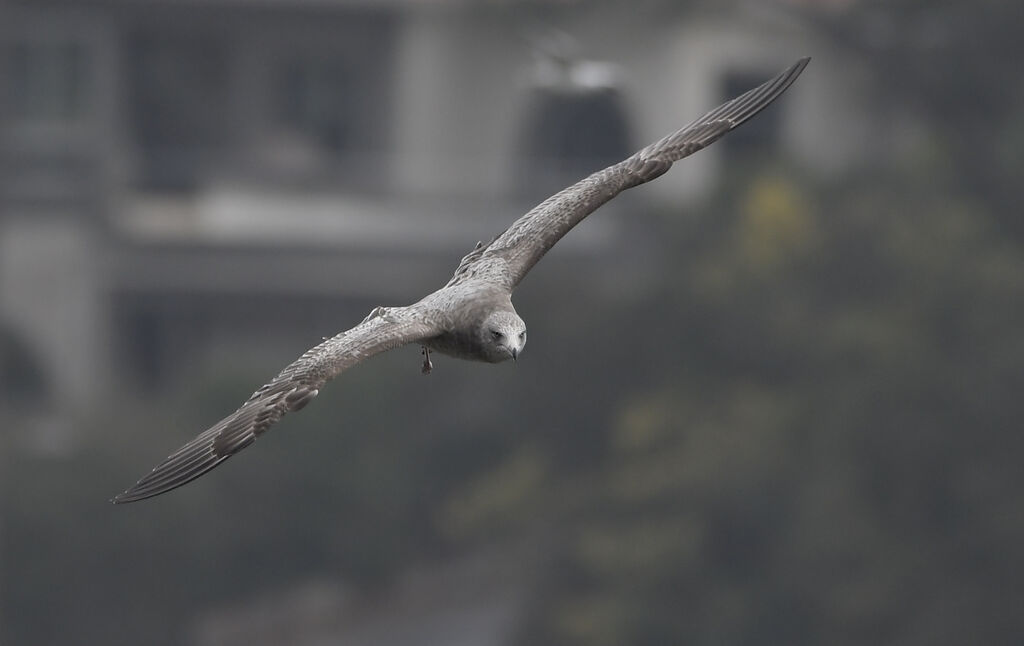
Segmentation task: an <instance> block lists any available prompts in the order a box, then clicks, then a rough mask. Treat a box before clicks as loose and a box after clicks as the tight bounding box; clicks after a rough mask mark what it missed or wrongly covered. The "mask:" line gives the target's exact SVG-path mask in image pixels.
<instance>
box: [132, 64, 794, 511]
mask: <svg viewBox="0 0 1024 646" xmlns="http://www.w3.org/2000/svg"><path fill="white" fill-rule="evenodd" d="M809 60H810V59H808V58H804V59H801V60H799V61H797V62H796V63H795V64H794V65H792V66H791V67H790V68H789V69H787V70H785V71H784V72H782V73H781V74H779V75H778V76H776V77H775V78H774V79H772V80H770V81H768V82H766V83H764V84H763V85H761V86H759V87H757V88H754V89H753V90H750V91H749V92H747V93H745V94H743V95H741V96H739V97H737V98H735V99H733V100H731V101H728V102H727V103H724V104H722V105H721V106H719V107H717V108H715V109H714V110H712V111H711V112H708V113H707V114H705V115H704V116H702V117H701V118H699V119H697V120H696V121H694V122H692V123H691V124H689V125H687V126H686V127H684V128H682V129H680V130H678V131H677V132H674V133H673V134H671V135H669V136H667V137H665V138H664V139H661V140H660V141H657V142H655V143H653V144H651V145H650V146H647V147H646V148H644V149H642V150H640V151H639V152H637V153H636V154H634V155H632V156H631V157H629V158H628V159H626V160H625V161H622V162H619V163H618V164H615V165H613V166H609V167H608V168H606V169H604V170H601V171H598V172H596V173H594V174H593V175H591V176H589V177H587V178H585V179H583V180H581V181H580V182H577V183H576V184H574V185H573V186H570V187H569V188H567V189H565V190H563V191H561V192H559V193H557V194H556V195H553V196H552V197H550V198H548V199H547V200H545V201H544V202H542V203H541V204H539V205H538V206H536V207H535V208H534V209H532V210H531V211H530V212H529V213H527V214H526V215H524V216H523V217H521V218H519V219H518V220H516V221H515V222H514V223H512V226H510V227H509V228H508V229H506V230H505V232H504V233H502V234H501V235H499V236H497V237H495V238H494V239H493V240H492V241H491V242H490V243H488V244H482V243H480V244H477V246H476V248H474V249H473V251H471V252H470V253H469V254H467V255H466V257H464V258H463V259H462V262H460V263H459V266H458V268H457V269H456V270H455V274H454V275H453V276H452V278H451V280H450V281H448V284H447V285H445V286H444V287H442V288H441V289H439V290H437V291H436V292H433V293H431V294H429V295H427V296H426V297H424V298H423V299H422V300H420V301H419V302H417V303H414V304H413V305H409V306H407V307H378V308H376V309H374V310H373V311H372V312H370V314H369V316H367V317H366V318H365V319H364V320H363V321H362V322H361V323H360V324H359V325H357V326H355V327H354V328H352V329H350V330H348V331H346V332H342V333H341V334H338V335H337V336H334V337H332V338H329V339H327V340H325V341H324V342H323V343H321V344H320V345H318V346H316V347H315V348H312V349H310V350H309V351H308V352H306V353H305V354H303V355H302V356H301V357H299V358H298V359H297V360H295V361H294V362H293V363H292V364H291V365H289V366H288V367H287V368H285V369H284V370H282V371H281V373H280V374H278V375H277V376H276V377H274V379H273V380H271V381H270V382H269V383H267V384H266V385H264V386H263V387H261V388H260V389H259V390H257V391H256V392H254V393H253V394H252V396H251V397H249V399H248V400H247V401H246V402H245V403H244V404H242V406H241V407H240V408H239V409H238V410H236V411H235V412H234V413H232V414H231V415H229V416H227V417H225V418H224V419H223V420H221V421H220V422H218V423H217V424H215V425H214V426H212V427H211V428H210V429H208V430H206V431H204V432H203V433H202V434H200V435H199V436H198V437H196V438H195V439H194V440H192V441H191V442H189V443H188V444H186V445H185V446H183V447H182V448H180V449H178V451H176V452H175V453H173V454H171V455H170V457H168V458H167V459H166V460H164V461H163V462H161V463H160V464H159V465H158V466H157V467H156V468H155V469H153V471H152V472H150V473H149V474H148V475H147V476H145V477H144V478H142V479H141V480H139V482H138V483H136V484H135V485H134V486H133V487H131V488H130V489H128V490H127V491H125V492H124V493H122V494H120V495H118V496H116V497H115V498H114V500H113V502H115V503H124V502H132V501H135V500H141V499H143V498H149V497H151V496H156V495H159V494H161V493H165V492H167V491H170V490H171V489H174V488H176V487H180V486H181V485H183V484H185V483H186V482H189V481H190V480H193V479H195V478H198V477H199V476H201V475H203V474H204V473H206V472H207V471H209V470H210V469H212V468H214V467H215V466H217V465H218V464H220V463H221V462H223V461H224V460H227V459H228V458H229V457H231V456H232V455H234V454H235V453H237V452H239V451H241V450H242V449H244V448H245V447H247V446H249V445H250V444H252V443H253V442H254V441H255V440H256V438H257V437H259V436H260V435H262V434H263V433H264V432H266V431H267V429H269V428H270V427H271V426H272V425H273V424H274V423H275V422H277V421H278V420H279V419H281V417H283V416H284V415H285V413H288V412H293V411H297V410H300V409H302V408H303V407H304V406H306V404H308V403H309V402H310V401H312V400H313V398H314V397H316V395H317V393H318V392H319V390H320V388H321V387H323V385H324V384H326V383H327V382H328V381H329V380H330V379H332V378H334V377H336V376H337V375H338V374H340V373H342V372H344V371H345V370H347V369H348V368H351V367H352V366H354V365H356V364H357V363H359V362H361V361H363V360H364V359H367V358H369V357H371V356H373V355H375V354H378V353H381V352H384V351H386V350H390V349H391V348H395V347H398V346H400V345H405V344H408V343H419V344H420V345H422V346H423V347H424V349H425V352H426V351H427V350H435V351H437V352H441V353H443V354H447V355H450V356H454V357H457V358H460V359H469V360H475V361H486V362H490V363H497V362H500V361H504V360H506V359H515V358H516V357H517V356H518V355H519V352H520V351H522V349H523V346H524V345H525V344H526V325H525V324H524V323H523V320H522V319H521V318H520V317H519V315H518V314H517V313H516V311H515V308H514V307H513V306H512V301H511V295H512V290H513V289H514V288H515V287H516V285H518V284H519V281H520V280H522V278H523V277H524V276H525V275H526V274H527V272H529V271H530V269H531V268H532V267H533V266H534V265H535V264H537V261H539V260H540V259H541V257H543V256H544V254H545V253H547V251H548V250H549V249H551V247H553V246H554V245H555V243H556V242H558V241H559V240H560V239H561V238H562V236H564V235H565V234H566V233H568V232H569V230H570V229H572V228H573V227H574V226H576V225H577V224H579V222H580V221H582V220H583V218H585V217H586V216H587V215H589V214H590V213H592V212H594V210H595V209H597V208H598V207H599V206H601V205H602V204H604V203H605V202H607V201H608V200H610V199H612V198H613V197H615V196H616V195H618V194H619V193H621V192H622V191H624V190H626V189H628V188H631V187H633V186H637V185H639V184H643V183H645V182H649V181H651V180H652V179H655V178H656V177H658V176H660V175H662V174H664V173H665V172H666V171H667V170H668V169H669V168H670V167H671V166H672V163H673V162H675V161H678V160H680V159H682V158H683V157H686V156H687V155H690V154H693V153H695V152H697V151H698V150H700V149H702V148H704V147H705V146H708V145H709V144H711V143H713V142H714V141H715V140H717V139H718V138H720V137H721V136H723V135H724V134H726V133H727V132H729V131H730V130H733V129H734V128H736V127H737V126H739V125H740V124H742V123H743V122H745V121H747V120H748V119H750V118H751V117H753V116H754V115H755V114H757V113H758V112H760V111H761V110H763V109H764V108H765V107H767V106H768V105H769V104H770V103H771V102H772V101H774V100H775V99H776V98H778V97H779V95H781V94H782V93H783V92H784V91H785V90H786V89H787V88H788V87H789V86H790V85H791V84H792V83H793V81H795V80H796V78H797V76H799V75H800V73H801V72H802V71H803V70H804V67H806V66H807V63H808V61H809ZM428 365H429V359H428V358H426V359H425V364H424V371H427V366H428Z"/></svg>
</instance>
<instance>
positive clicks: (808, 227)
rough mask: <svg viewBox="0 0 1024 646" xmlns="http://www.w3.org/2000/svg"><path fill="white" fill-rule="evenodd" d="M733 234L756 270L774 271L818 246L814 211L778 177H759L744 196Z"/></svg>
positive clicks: (802, 197) (788, 184) (789, 184)
mask: <svg viewBox="0 0 1024 646" xmlns="http://www.w3.org/2000/svg"><path fill="white" fill-rule="evenodd" d="M741 214H742V216H741V217H742V219H741V221H740V223H739V228H738V230H737V232H736V235H737V243H738V245H739V247H740V252H741V253H742V254H743V256H744V257H745V258H747V259H748V260H749V261H750V262H751V263H753V264H754V265H755V266H759V267H762V268H773V267H777V266H779V265H782V264H784V263H785V262H786V261H787V260H789V259H791V258H793V257H799V256H801V255H803V254H806V253H807V252H808V251H810V250H812V249H813V248H814V247H815V246H816V245H817V243H818V231H817V227H816V225H815V221H814V216H813V211H812V208H811V206H810V204H809V203H808V202H807V200H806V199H805V198H804V196H803V194H802V193H801V192H800V191H799V190H798V189H797V187H796V186H795V185H794V184H793V183H791V182H789V181H786V180H785V179H782V178H779V177H762V178H760V179H758V180H756V181H755V182H754V183H753V185H752V186H751V187H750V190H749V191H748V192H747V195H746V197H745V199H744V200H743V203H742V206H741Z"/></svg>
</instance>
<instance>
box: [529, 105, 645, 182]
mask: <svg viewBox="0 0 1024 646" xmlns="http://www.w3.org/2000/svg"><path fill="white" fill-rule="evenodd" d="M524 145H525V150H524V151H523V154H522V156H523V162H524V164H525V168H523V172H521V173H520V176H521V181H522V182H523V187H522V188H523V194H524V196H527V197H539V196H546V195H549V194H551V193H552V192H554V191H557V190H560V189H562V188H564V187H565V186H566V185H568V184H569V183H571V182H575V181H576V180H578V179H581V178H582V177H584V176H586V175H587V174H588V173H592V172H594V171H596V170H600V169H601V168H604V167H606V166H609V165H611V164H614V163H615V162H618V161H621V160H622V159H625V158H626V157H627V156H628V155H629V154H630V152H632V151H631V150H630V145H629V133H628V128H627V125H626V115H625V111H624V110H623V108H622V101H621V98H620V96H619V93H618V92H617V91H616V90H615V89H613V88H594V89H589V90H586V91H581V90H577V91H567V90H565V89H563V88H542V89H538V90H537V93H536V95H535V97H534V100H533V109H532V110H531V113H530V116H529V118H528V119H527V125H526V136H525V138H524Z"/></svg>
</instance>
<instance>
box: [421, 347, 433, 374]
mask: <svg viewBox="0 0 1024 646" xmlns="http://www.w3.org/2000/svg"><path fill="white" fill-rule="evenodd" d="M433 369H434V364H432V363H431V362H430V348H428V347H427V346H423V367H422V368H421V369H420V372H422V373H423V374H425V375H429V374H430V371H431V370H433Z"/></svg>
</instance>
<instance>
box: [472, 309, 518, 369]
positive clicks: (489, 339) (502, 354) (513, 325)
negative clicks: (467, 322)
mask: <svg viewBox="0 0 1024 646" xmlns="http://www.w3.org/2000/svg"><path fill="white" fill-rule="evenodd" d="M480 333H481V335H482V337H483V338H482V339H481V344H482V346H483V347H484V349H485V351H486V354H487V357H488V360H489V361H491V362H493V363H498V362H499V361H505V360H507V359H513V360H514V359H516V358H518V357H519V353H520V352H522V351H523V348H524V347H525V346H526V323H524V322H523V319H521V318H519V315H518V314H516V313H515V312H514V311H509V310H497V311H495V312H492V313H491V314H489V315H488V316H487V318H485V319H484V324H483V326H482V328H481V331H480Z"/></svg>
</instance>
